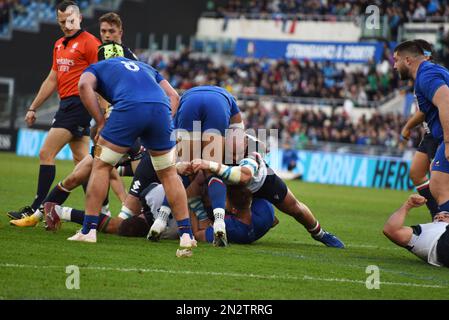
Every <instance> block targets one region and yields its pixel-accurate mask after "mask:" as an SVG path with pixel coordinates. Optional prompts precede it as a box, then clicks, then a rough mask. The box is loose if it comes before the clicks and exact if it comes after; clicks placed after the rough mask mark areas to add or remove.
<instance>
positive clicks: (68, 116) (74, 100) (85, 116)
mask: <svg viewBox="0 0 449 320" xmlns="http://www.w3.org/2000/svg"><path fill="white" fill-rule="evenodd" d="M91 119H92V117H91V116H90V114H89V112H88V111H87V109H86V108H85V107H84V105H83V103H82V102H81V99H80V97H78V96H71V97H67V98H64V99H62V100H61V102H60V104H59V109H58V111H57V112H56V114H55V116H54V118H53V123H52V125H51V127H52V128H63V129H67V130H68V131H70V133H71V134H72V135H74V136H75V137H77V138H81V137H82V136H89V134H90V120H91Z"/></svg>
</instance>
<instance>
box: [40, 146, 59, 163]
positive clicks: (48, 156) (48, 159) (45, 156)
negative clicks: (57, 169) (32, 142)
mask: <svg viewBox="0 0 449 320" xmlns="http://www.w3.org/2000/svg"><path fill="white" fill-rule="evenodd" d="M55 157H56V154H55V153H54V151H53V150H50V149H48V148H45V147H43V148H42V149H41V150H40V151H39V160H40V163H41V164H49V165H50V164H55Z"/></svg>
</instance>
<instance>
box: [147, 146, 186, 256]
mask: <svg viewBox="0 0 449 320" xmlns="http://www.w3.org/2000/svg"><path fill="white" fill-rule="evenodd" d="M150 153H151V159H152V162H153V164H154V168H155V170H156V173H157V175H158V177H159V180H160V181H161V183H162V185H163V186H164V190H165V196H166V198H167V200H168V203H169V205H170V208H171V211H172V214H173V216H174V218H175V219H176V222H177V224H178V234H179V236H180V239H181V243H180V249H179V250H178V251H177V256H178V257H183V256H186V257H187V256H191V254H192V253H191V250H192V247H193V246H194V241H192V240H193V233H192V229H191V224H190V217H189V211H188V208H187V195H186V191H185V188H184V185H183V184H182V180H181V178H180V177H179V175H178V173H177V171H176V167H175V165H174V164H175V163H174V149H172V150H169V151H154V150H151V151H150Z"/></svg>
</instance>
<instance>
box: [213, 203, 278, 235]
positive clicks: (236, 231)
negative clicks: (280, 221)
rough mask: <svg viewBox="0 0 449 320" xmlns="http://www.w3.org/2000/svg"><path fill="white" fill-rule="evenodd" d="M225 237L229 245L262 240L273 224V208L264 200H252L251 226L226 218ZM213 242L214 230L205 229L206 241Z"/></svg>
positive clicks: (234, 218)
mask: <svg viewBox="0 0 449 320" xmlns="http://www.w3.org/2000/svg"><path fill="white" fill-rule="evenodd" d="M225 223H226V235H227V238H228V241H229V242H231V243H240V244H249V243H252V242H254V241H256V240H258V239H260V238H262V237H263V236H264V235H265V234H266V233H267V232H268V230H270V229H271V227H272V226H273V223H274V208H273V205H272V204H271V203H269V202H268V201H267V200H264V199H258V198H254V199H253V203H252V204H251V224H250V225H247V224H245V223H243V222H241V221H240V220H237V218H236V217H234V216H226V218H225ZM213 240H214V228H213V227H208V228H207V229H206V241H207V242H210V243H212V242H213Z"/></svg>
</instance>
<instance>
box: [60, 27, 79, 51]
mask: <svg viewBox="0 0 449 320" xmlns="http://www.w3.org/2000/svg"><path fill="white" fill-rule="evenodd" d="M83 32H84V30H83V29H79V30H78V31H77V32H76V33H75V34H74V35H73V36H70V37H64V41H62V44H63V45H64V48H65V47H67V45H68V44H69V41H70V40H72V39H75V38H76V37H78V36H79V35H80V34H81V33H83Z"/></svg>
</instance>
